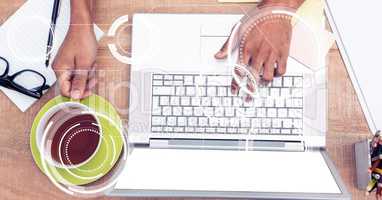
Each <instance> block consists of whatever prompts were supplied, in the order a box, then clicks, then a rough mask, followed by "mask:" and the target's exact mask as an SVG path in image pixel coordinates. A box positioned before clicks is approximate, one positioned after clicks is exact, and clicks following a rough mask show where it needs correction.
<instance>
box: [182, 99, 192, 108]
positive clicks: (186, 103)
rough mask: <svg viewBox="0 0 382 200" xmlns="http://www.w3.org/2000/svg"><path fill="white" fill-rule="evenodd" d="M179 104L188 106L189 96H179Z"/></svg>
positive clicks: (189, 103)
mask: <svg viewBox="0 0 382 200" xmlns="http://www.w3.org/2000/svg"><path fill="white" fill-rule="evenodd" d="M180 105H182V106H189V105H191V102H190V97H181V98H180Z"/></svg>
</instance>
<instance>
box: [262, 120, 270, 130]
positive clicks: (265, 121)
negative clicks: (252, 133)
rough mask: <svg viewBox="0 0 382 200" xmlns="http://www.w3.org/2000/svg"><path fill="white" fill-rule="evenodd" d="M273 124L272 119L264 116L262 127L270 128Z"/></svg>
mask: <svg viewBox="0 0 382 200" xmlns="http://www.w3.org/2000/svg"><path fill="white" fill-rule="evenodd" d="M271 126H272V121H271V119H269V118H263V119H262V120H261V127H262V128H270V127H271Z"/></svg>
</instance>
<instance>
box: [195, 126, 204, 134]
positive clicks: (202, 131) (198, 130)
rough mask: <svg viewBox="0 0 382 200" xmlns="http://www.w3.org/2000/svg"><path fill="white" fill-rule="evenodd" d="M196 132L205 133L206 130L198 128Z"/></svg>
mask: <svg viewBox="0 0 382 200" xmlns="http://www.w3.org/2000/svg"><path fill="white" fill-rule="evenodd" d="M195 132H197V133H205V128H201V127H197V128H195Z"/></svg>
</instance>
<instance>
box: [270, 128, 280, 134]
mask: <svg viewBox="0 0 382 200" xmlns="http://www.w3.org/2000/svg"><path fill="white" fill-rule="evenodd" d="M280 133H281V132H280V129H271V134H280Z"/></svg>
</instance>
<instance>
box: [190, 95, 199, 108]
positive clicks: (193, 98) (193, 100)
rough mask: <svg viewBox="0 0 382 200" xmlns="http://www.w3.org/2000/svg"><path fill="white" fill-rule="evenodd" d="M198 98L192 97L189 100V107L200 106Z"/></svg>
mask: <svg viewBox="0 0 382 200" xmlns="http://www.w3.org/2000/svg"><path fill="white" fill-rule="evenodd" d="M200 100H201V99H200V97H192V98H191V105H192V106H200Z"/></svg>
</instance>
